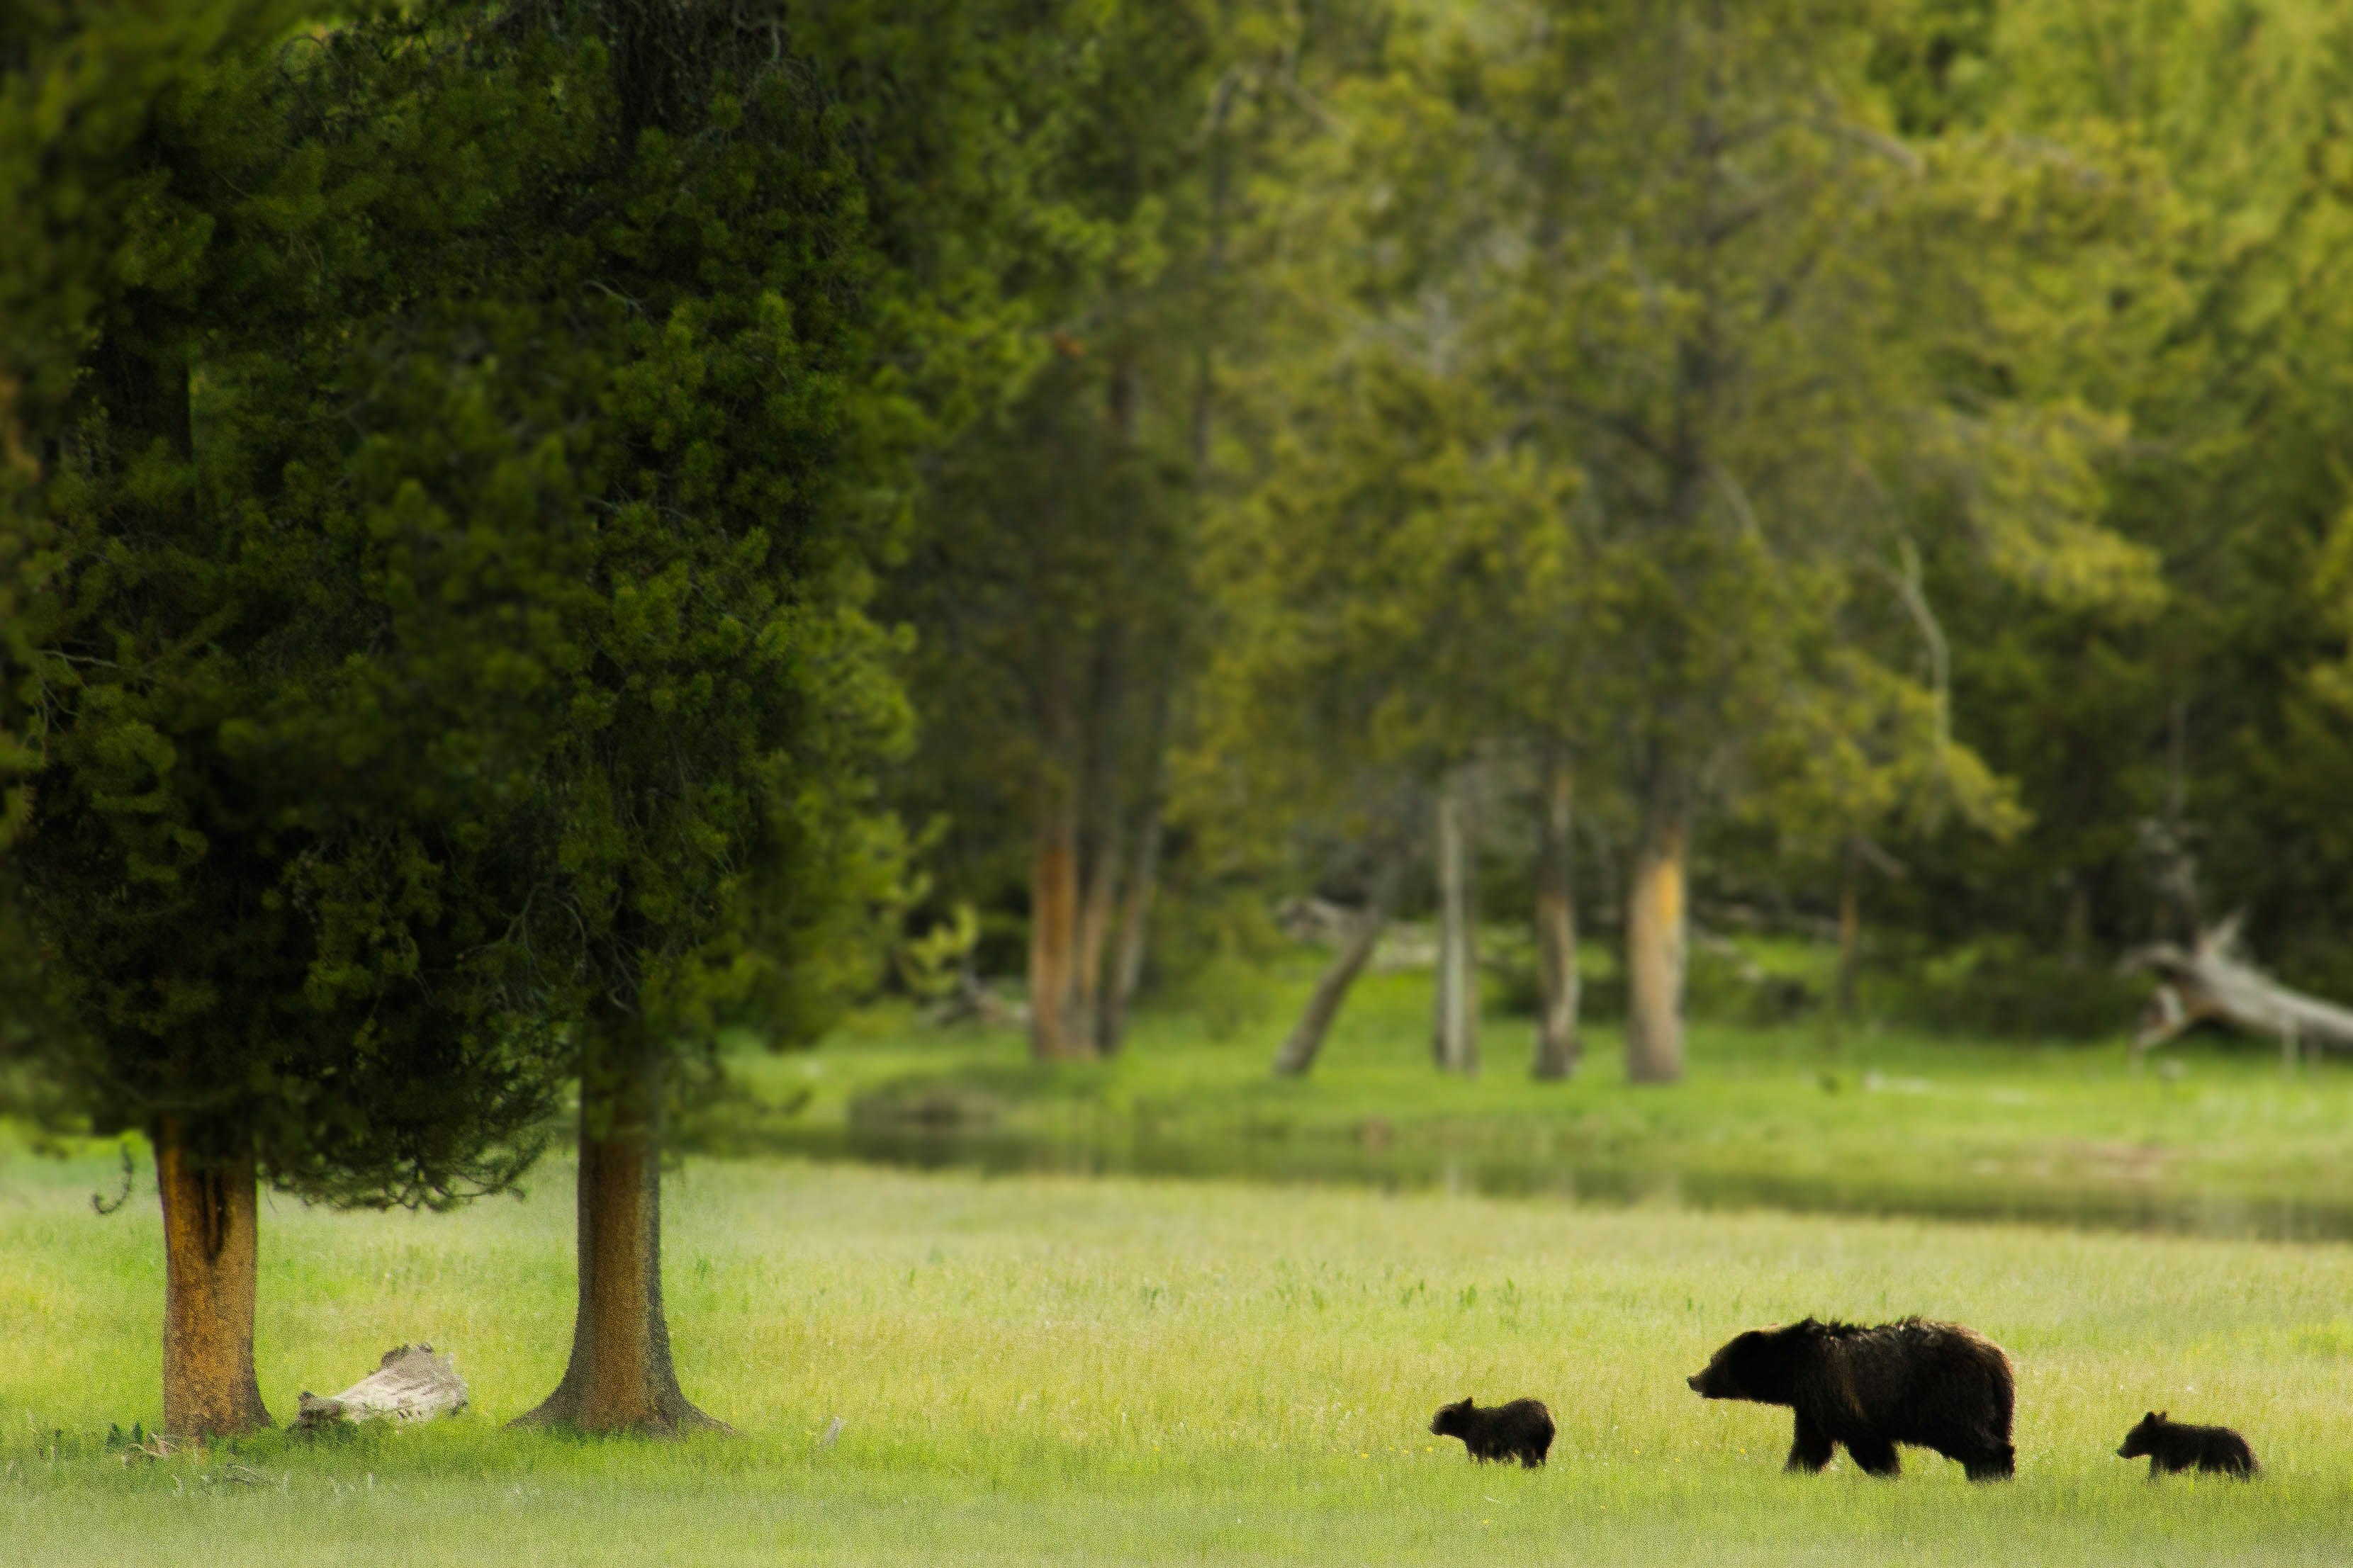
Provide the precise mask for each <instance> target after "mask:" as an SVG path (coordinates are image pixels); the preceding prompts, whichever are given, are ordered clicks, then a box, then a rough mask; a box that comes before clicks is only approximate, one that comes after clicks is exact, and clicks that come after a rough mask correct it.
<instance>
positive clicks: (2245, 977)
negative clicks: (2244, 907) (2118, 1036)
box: [2124, 915, 2353, 1070]
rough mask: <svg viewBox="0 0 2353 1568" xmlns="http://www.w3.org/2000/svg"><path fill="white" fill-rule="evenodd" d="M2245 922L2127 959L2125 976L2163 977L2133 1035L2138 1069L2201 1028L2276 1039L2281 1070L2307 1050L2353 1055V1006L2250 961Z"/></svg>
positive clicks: (2233, 922)
mask: <svg viewBox="0 0 2353 1568" xmlns="http://www.w3.org/2000/svg"><path fill="white" fill-rule="evenodd" d="M2240 920H2241V917H2240V916H2238V915H2232V917H2231V918H2230V919H2229V920H2227V921H2223V922H2222V923H2221V925H2219V926H2215V927H2213V928H2211V929H2210V930H2207V931H2201V932H2200V933H2199V936H2198V941H2197V943H2196V944H2195V945H2194V946H2192V947H2190V948H2189V949H2187V950H2184V949H2183V948H2181V947H2180V946H2179V945H2178V944H2176V943H2173V942H2153V943H2151V944H2150V945H2148V946H2147V947H2144V948H2139V949H2137V950H2136V951H2135V952H2131V953H2128V954H2127V955H2126V958H2125V961H2124V967H2125V968H2126V970H2145V971H2147V972H2148V973H2152V974H2154V975H2156V976H2157V978H2158V986H2157V992H2156V994H2154V995H2152V996H2151V997H2150V998H2149V1000H2148V1005H2147V1006H2146V1007H2144V1008H2143V1009H2142V1010H2141V1016H2140V1026H2139V1027H2138V1028H2137V1030H2136V1031H2135V1032H2134V1034H2133V1067H2134V1068H2135V1069H2136V1070H2137V1069H2138V1068H2139V1067H2140V1064H2141V1060H2142V1058H2144V1057H2146V1056H2147V1053H2148V1051H2149V1049H2150V1047H2155V1046H2161V1045H2163V1044H2165V1043H2166V1042H2167V1041H2168V1040H2170V1039H2173V1038H2174V1037H2177V1036H2179V1035H2180V1034H2182V1033H2183V1032H2185V1031H2187V1030H2189V1029H2192V1028H2195V1027H2197V1026H2199V1025H2200V1024H2214V1025H2219V1026H2221V1027H2223V1028H2228V1029H2235V1030H2237V1031H2239V1032H2240V1033H2242V1034H2247V1035H2259V1036H2263V1037H2269V1038H2273V1039H2276V1040H2278V1041H2279V1043H2280V1061H2281V1064H2282V1065H2283V1066H2284V1067H2288V1068H2293V1067H2294V1066H2295V1063H2296V1059H2297V1058H2298V1056H2299V1055H2300V1054H2301V1053H2302V1051H2303V1049H2304V1047H2306V1046H2310V1047H2314V1048H2316V1049H2321V1050H2340V1051H2345V1050H2353V1008H2346V1007H2340V1006H2338V1005H2337V1004H2335V1003H2333V1002H2324V1001H2322V1000H2320V999H2319V998H2318V997H2316V996H2307V995H2306V994H2304V993H2303V992H2301V991H2292V990H2290V989H2289V988H2288V987H2286V986H2284V985H2282V984H2279V983H2278V982H2277V981H2275V980H2274V979H2272V978H2271V977H2270V976H2269V975H2267V974H2264V973H2263V972H2262V971H2261V970H2259V969H2257V968H2255V967H2254V965H2253V964H2252V963H2248V962H2247V960H2246V957H2245V955H2244V954H2243V953H2242V952H2241V951H2240V949H2239V925H2240Z"/></svg>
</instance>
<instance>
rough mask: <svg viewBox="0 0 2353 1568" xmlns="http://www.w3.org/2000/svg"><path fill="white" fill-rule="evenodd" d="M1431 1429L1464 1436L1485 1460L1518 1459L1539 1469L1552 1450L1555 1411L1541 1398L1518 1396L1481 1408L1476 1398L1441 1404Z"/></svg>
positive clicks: (1478, 1457) (1440, 1433)
mask: <svg viewBox="0 0 2353 1568" xmlns="http://www.w3.org/2000/svg"><path fill="white" fill-rule="evenodd" d="M1430 1430H1431V1431H1432V1432H1435V1433H1437V1434H1438V1436H1441V1437H1460V1438H1461V1439H1462V1446H1463V1447H1466V1448H1468V1449H1470V1450H1471V1457H1472V1458H1474V1459H1476V1460H1478V1461H1479V1462H1480V1463H1481V1464H1482V1465H1483V1464H1485V1463H1486V1462H1487V1461H1488V1460H1490V1459H1517V1460H1519V1462H1520V1463H1521V1465H1522V1466H1523V1467H1525V1468H1528V1469H1531V1470H1533V1469H1535V1468H1536V1467H1537V1466H1539V1465H1541V1464H1543V1463H1544V1462H1545V1456H1546V1454H1548V1453H1550V1452H1551V1451H1552V1435H1553V1430H1554V1428H1553V1424H1552V1412H1551V1411H1549V1410H1546V1408H1545V1407H1544V1402H1543V1401H1542V1400H1540V1399H1514V1400H1513V1401H1512V1402H1511V1403H1510V1404H1509V1405H1491V1406H1489V1407H1488V1408H1487V1409H1485V1410H1482V1409H1480V1408H1479V1406H1478V1404H1477V1403H1476V1402H1475V1401H1473V1400H1469V1399H1463V1400H1458V1401H1456V1402H1455V1403H1454V1404H1452V1405H1440V1406H1439V1410H1438V1414H1437V1415H1433V1416H1431V1417H1430Z"/></svg>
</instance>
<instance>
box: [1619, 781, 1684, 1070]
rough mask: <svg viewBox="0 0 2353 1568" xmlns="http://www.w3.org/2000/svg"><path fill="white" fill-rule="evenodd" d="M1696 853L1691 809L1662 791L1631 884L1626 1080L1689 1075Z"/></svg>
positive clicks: (1639, 848) (1645, 826) (1655, 800)
mask: <svg viewBox="0 0 2353 1568" xmlns="http://www.w3.org/2000/svg"><path fill="white" fill-rule="evenodd" d="M1661 795H1663V796H1665V798H1658V797H1659V796H1661ZM1690 855H1691V823H1690V817H1689V814H1688V811H1687V809H1686V808H1685V807H1684V806H1683V803H1682V801H1681V800H1680V799H1679V798H1677V797H1675V796H1674V795H1672V793H1670V792H1668V791H1664V790H1654V798H1653V800H1652V802H1651V806H1650V809H1649V810H1648V811H1646V812H1645V814H1644V821H1643V825H1642V833H1641V842H1640V843H1638V844H1637V845H1636V846H1635V850H1634V865H1633V874H1632V876H1631V877H1630V879H1628V884H1627V889H1626V1078H1627V1080H1628V1081H1629V1082H1630V1083H1673V1082H1675V1081H1677V1080H1678V1079H1681V1078H1682V1077H1683V958H1684V947H1685V943H1686V936H1687V929H1686V928H1687V923H1688V922H1687V916H1688V910H1687V909H1686V907H1685V906H1686V903H1687V894H1688V887H1687V879H1688V874H1689V866H1690Z"/></svg>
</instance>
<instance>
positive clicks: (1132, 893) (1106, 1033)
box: [1102, 796, 1166, 1056]
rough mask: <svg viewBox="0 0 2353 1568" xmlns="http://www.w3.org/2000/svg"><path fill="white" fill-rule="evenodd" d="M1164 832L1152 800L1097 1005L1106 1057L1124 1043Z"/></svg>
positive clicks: (1157, 804)
mask: <svg viewBox="0 0 2353 1568" xmlns="http://www.w3.org/2000/svg"><path fill="white" fill-rule="evenodd" d="M1165 831H1166V828H1165V826H1164V822H1163V818H1162V816H1161V805H1160V802H1159V800H1158V798H1157V797H1156V796H1155V798H1154V799H1153V800H1152V802H1151V803H1150V804H1149V805H1146V806H1145V813H1144V826H1143V828H1142V830H1141V831H1140V832H1138V833H1137V834H1136V837H1135V863H1134V865H1133V866H1131V867H1130V868H1128V874H1127V891H1126V894H1125V896H1124V897H1123V898H1122V899H1121V900H1120V905H1119V942H1118V947H1117V951H1116V952H1114V954H1113V961H1112V979H1111V989H1110V992H1109V994H1108V995H1106V997H1105V998H1104V1005H1103V1029H1102V1045H1103V1054H1104V1055H1106V1056H1108V1055H1110V1054H1111V1053H1112V1052H1113V1051H1116V1050H1118V1049H1119V1047H1121V1045H1122V1044H1123V1043H1124V1042H1125V1040H1126V1038H1127V1014H1128V1009H1129V1008H1130V1007H1132V1006H1134V1004H1135V991H1136V987H1137V986H1138V985H1140V984H1143V981H1144V957H1145V952H1146V951H1147V949H1148V948H1149V946H1150V943H1151V939H1152V901H1153V900H1154V899H1155V897H1156V896H1157V895H1158V893H1159V890H1160V840H1161V837H1162V835H1163V833H1164V832H1165Z"/></svg>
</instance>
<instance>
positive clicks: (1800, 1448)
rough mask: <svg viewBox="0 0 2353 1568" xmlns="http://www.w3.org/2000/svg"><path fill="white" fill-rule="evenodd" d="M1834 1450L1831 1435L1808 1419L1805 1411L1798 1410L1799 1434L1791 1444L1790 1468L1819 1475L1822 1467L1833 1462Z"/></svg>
mask: <svg viewBox="0 0 2353 1568" xmlns="http://www.w3.org/2000/svg"><path fill="white" fill-rule="evenodd" d="M1833 1451H1834V1450H1833V1448H1832V1446H1831V1439H1830V1435H1829V1434H1828V1433H1826V1432H1824V1431H1823V1430H1822V1429H1821V1428H1820V1427H1819V1426H1815V1425H1814V1424H1813V1423H1812V1422H1811V1421H1809V1420H1807V1419H1806V1413H1805V1412H1804V1411H1802V1410H1800V1411H1799V1412H1798V1434H1797V1436H1796V1437H1795V1438H1793V1439H1792V1440H1791V1441H1790V1444H1789V1463H1788V1469H1790V1470H1791V1471H1793V1472H1794V1471H1803V1472H1805V1473H1806V1474H1808V1475H1819V1474H1820V1473H1821V1469H1822V1467H1823V1466H1825V1465H1827V1464H1829V1463H1830V1462H1831V1453H1832V1452H1833Z"/></svg>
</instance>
